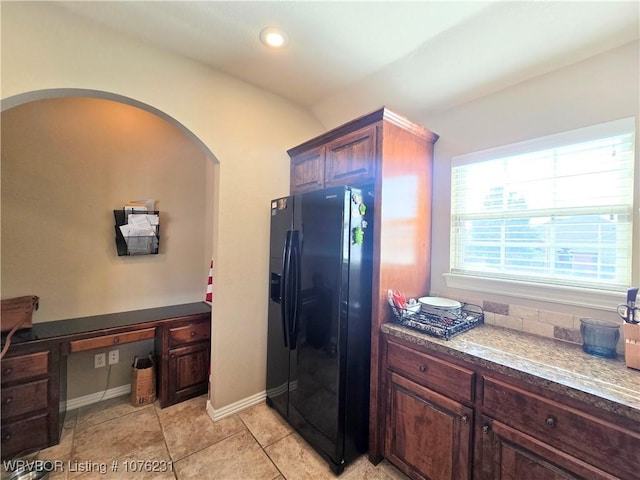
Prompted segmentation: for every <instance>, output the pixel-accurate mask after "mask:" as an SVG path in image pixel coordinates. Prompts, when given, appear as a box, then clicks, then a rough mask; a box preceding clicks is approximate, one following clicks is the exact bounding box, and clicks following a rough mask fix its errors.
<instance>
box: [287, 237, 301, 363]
mask: <svg viewBox="0 0 640 480" xmlns="http://www.w3.org/2000/svg"><path fill="white" fill-rule="evenodd" d="M301 257H302V255H301V250H300V232H299V231H298V230H294V231H292V232H291V269H290V274H291V280H290V282H291V290H290V292H291V297H290V301H291V310H290V311H291V315H290V317H289V321H290V329H289V344H290V345H291V349H292V350H295V348H296V344H297V338H298V315H299V313H300V312H299V310H300V309H299V306H300V296H301V289H302V284H301V280H302V269H301V264H300V263H301Z"/></svg>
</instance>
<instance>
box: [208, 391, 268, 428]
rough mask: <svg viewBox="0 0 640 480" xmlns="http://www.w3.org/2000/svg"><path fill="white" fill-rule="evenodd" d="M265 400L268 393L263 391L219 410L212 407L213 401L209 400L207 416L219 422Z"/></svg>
mask: <svg viewBox="0 0 640 480" xmlns="http://www.w3.org/2000/svg"><path fill="white" fill-rule="evenodd" d="M265 398H267V392H266V391H262V392H260V393H256V394H255V395H251V396H250V397H246V398H243V399H242V400H238V401H237V402H234V403H231V404H229V405H227V406H225V407H222V408H218V409H215V408H213V405H211V399H209V400H207V414H208V415H209V416H210V417H211V419H212V420H213V421H214V422H217V421H218V420H221V419H223V418H225V417H228V416H230V415H233V414H235V413H238V412H241V411H242V410H245V409H247V408H249V407H252V406H253V405H257V404H258V403H260V402H264V400H265Z"/></svg>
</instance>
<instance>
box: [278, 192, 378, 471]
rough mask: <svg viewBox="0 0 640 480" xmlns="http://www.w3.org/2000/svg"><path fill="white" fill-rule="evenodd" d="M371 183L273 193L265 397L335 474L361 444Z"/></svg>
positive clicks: (365, 416)
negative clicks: (279, 195) (285, 194)
mask: <svg viewBox="0 0 640 480" xmlns="http://www.w3.org/2000/svg"><path fill="white" fill-rule="evenodd" d="M372 192H373V187H371V188H362V189H360V188H353V187H336V188H330V189H326V190H321V191H316V192H309V193H302V194H298V195H293V196H290V197H285V198H280V199H277V200H273V201H272V202H271V246H270V267H269V269H270V277H269V282H270V285H269V314H268V318H269V323H268V345H267V404H268V405H269V406H271V407H272V408H274V409H275V410H277V411H278V413H279V414H280V415H281V416H282V417H284V418H285V419H286V420H287V421H288V422H289V424H290V425H291V426H292V427H293V428H294V429H295V430H296V431H297V432H298V433H299V434H300V435H301V436H302V437H303V438H304V439H305V440H306V441H307V442H308V443H309V444H310V445H311V446H312V447H313V448H314V449H315V450H316V451H317V452H318V453H320V455H321V456H322V457H324V458H325V459H326V460H327V461H328V462H329V465H330V467H331V469H332V470H333V471H334V473H336V474H340V473H341V472H342V471H343V469H344V467H345V465H346V464H347V463H349V462H350V461H352V460H353V459H355V458H356V457H358V456H359V455H361V454H362V453H364V452H366V451H367V448H368V429H369V427H368V426H369V364H370V357H371V355H370V338H371V288H372V285H371V277H372V266H373V262H372V252H373V228H372V227H373V225H372V221H371V218H372V217H373V208H372V207H373V194H372Z"/></svg>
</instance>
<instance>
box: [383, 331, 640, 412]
mask: <svg viewBox="0 0 640 480" xmlns="http://www.w3.org/2000/svg"><path fill="white" fill-rule="evenodd" d="M381 330H382V332H383V333H386V334H388V335H391V336H394V337H397V338H400V339H403V340H405V341H408V342H411V343H414V344H417V345H423V346H425V347H428V348H430V349H432V350H435V351H437V352H440V353H444V354H447V355H450V356H452V357H455V358H458V359H460V360H464V361H467V362H469V363H472V364H475V365H477V366H480V367H484V368H486V369H488V370H493V371H496V372H499V373H503V374H505V375H509V376H511V377H516V378H519V379H521V380H524V381H526V382H529V383H532V384H534V385H539V386H543V387H545V388H548V389H550V390H553V391H556V392H559V393H563V394H565V395H568V396H570V397H572V398H575V399H577V400H581V401H583V402H585V403H587V404H591V405H594V406H597V407H600V408H603V409H605V410H608V411H612V412H615V413H618V414H620V415H623V416H625V417H628V418H631V419H633V420H635V421H638V422H640V370H633V369H631V368H627V367H626V365H625V363H624V359H622V358H621V357H619V358H618V359H605V358H600V357H595V356H593V355H589V354H587V353H585V352H584V351H583V350H582V347H581V346H580V345H575V344H571V343H567V342H562V341H559V340H554V339H551V338H544V337H539V336H536V335H531V334H527V333H523V332H519V331H515V330H509V329H505V328H500V327H495V326H492V325H480V326H478V327H476V328H474V329H472V330H469V331H467V332H464V333H461V334H459V335H457V336H455V337H453V338H452V339H450V340H443V339H439V338H436V337H432V336H429V335H426V334H424V333H422V332H419V331H417V330H412V329H410V328H407V327H404V326H401V325H398V324H395V323H386V324H384V325H382V327H381Z"/></svg>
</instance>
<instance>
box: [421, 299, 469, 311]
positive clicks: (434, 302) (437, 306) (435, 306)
mask: <svg viewBox="0 0 640 480" xmlns="http://www.w3.org/2000/svg"><path fill="white" fill-rule="evenodd" d="M418 302H420V305H422V311H423V312H426V313H432V314H435V315H441V314H452V315H459V314H460V311H461V310H462V304H461V303H460V302H458V301H457V300H452V299H450V298H442V297H420V298H419V299H418Z"/></svg>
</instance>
